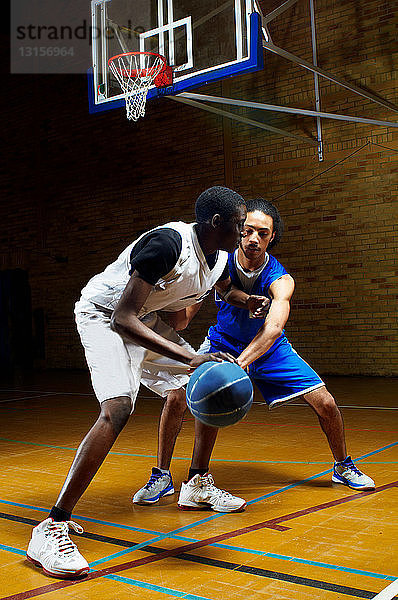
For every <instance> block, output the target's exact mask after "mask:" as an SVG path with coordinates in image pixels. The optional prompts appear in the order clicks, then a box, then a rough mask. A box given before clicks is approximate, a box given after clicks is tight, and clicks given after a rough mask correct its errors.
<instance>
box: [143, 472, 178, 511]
mask: <svg viewBox="0 0 398 600" xmlns="http://www.w3.org/2000/svg"><path fill="white" fill-rule="evenodd" d="M171 494H174V486H173V479H172V477H171V474H170V473H162V471H161V470H160V469H158V468H157V467H152V474H151V476H150V478H149V481H148V483H146V484H145V485H144V487H142V488H141V489H140V490H138V492H137V493H136V494H135V495H134V497H133V502H134V504H153V503H154V502H158V500H159V498H162V497H163V496H170V495H171Z"/></svg>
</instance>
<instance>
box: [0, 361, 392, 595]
mask: <svg viewBox="0 0 398 600" xmlns="http://www.w3.org/2000/svg"><path fill="white" fill-rule="evenodd" d="M327 383H328V386H329V389H330V390H331V391H332V393H334V394H335V396H336V398H337V399H338V402H339V404H340V406H341V407H342V411H343V415H344V419H345V424H346V434H347V442H348V448H349V452H350V453H351V454H352V456H353V457H354V458H355V459H357V462H358V466H360V467H361V468H363V470H364V471H365V472H366V473H367V474H369V475H370V476H372V477H373V478H374V479H375V481H376V485H377V488H376V490H375V491H374V492H362V493H358V492H355V491H353V490H350V489H348V488H346V487H344V486H341V485H334V486H333V485H332V483H331V475H330V470H331V466H332V462H331V457H330V453H329V448H328V446H327V443H326V441H325V439H324V437H323V434H322V433H321V430H320V428H319V426H318V422H317V420H316V417H315V416H314V414H313V413H312V411H311V410H310V409H309V408H308V407H306V406H305V405H304V404H303V403H302V402H300V400H298V401H297V402H295V403H294V404H292V405H289V406H285V407H282V408H279V409H277V410H276V411H273V412H269V411H268V410H267V409H265V407H264V406H263V405H262V404H261V398H260V397H259V396H257V397H256V403H255V405H254V407H253V409H252V410H251V412H250V413H249V415H248V417H247V418H246V419H245V420H244V421H242V422H241V423H240V424H237V425H235V426H234V427H232V428H229V429H226V430H223V431H222V432H221V433H220V435H219V440H218V443H217V445H216V449H215V453H214V460H213V463H212V469H211V470H212V473H213V475H214V478H215V481H216V484H217V485H218V487H222V488H224V489H227V490H228V491H231V492H232V493H234V494H237V495H240V496H243V497H244V498H246V499H247V500H248V506H247V509H246V511H245V512H244V513H238V514H229V515H228V514H227V515H225V514H224V515H222V514H217V513H214V512H212V511H205V512H183V511H180V510H178V509H177V506H176V502H177V497H178V495H177V494H175V495H174V496H171V497H168V498H165V499H163V500H161V501H160V502H159V503H158V504H155V505H153V506H135V505H133V504H132V503H131V496H132V494H133V492H135V491H136V490H137V489H138V488H139V487H141V485H143V484H144V483H145V482H146V480H147V479H148V476H149V473H150V469H151V467H152V465H154V464H155V455H156V444H157V442H156V433H157V421H158V416H159V412H160V409H161V401H159V399H157V398H155V397H153V396H148V393H147V392H146V391H145V389H144V390H142V392H141V395H140V397H139V399H138V401H137V407H136V412H135V415H134V416H133V417H132V418H131V419H130V422H129V424H128V425H127V427H126V429H125V430H124V431H123V432H122V434H121V436H120V438H119V439H118V441H117V442H116V444H115V446H114V448H113V450H112V452H111V454H110V455H109V457H108V459H107V460H106V462H105V464H104V465H103V466H102V468H101V469H100V471H99V473H98V475H97V477H96V478H95V479H94V481H93V483H92V484H91V486H90V487H89V489H88V491H87V492H86V494H85V495H84V496H83V498H82V499H81V501H80V502H79V504H78V505H77V508H76V514H75V515H74V517H73V518H74V520H76V521H77V522H79V523H80V524H81V525H82V526H83V527H84V529H85V532H84V534H83V535H82V536H75V537H74V540H75V541H77V543H78V546H79V549H80V550H81V552H82V553H83V554H84V556H85V557H86V558H87V560H88V561H89V563H90V566H91V567H92V571H91V572H90V574H89V575H88V577H87V578H86V579H83V580H79V581H77V582H76V581H75V582H70V581H69V582H65V581H61V580H57V579H53V578H50V577H47V576H45V575H44V574H43V573H42V571H41V570H40V569H37V568H35V567H33V566H32V565H31V564H30V563H28V562H27V560H26V559H25V549H26V546H27V543H28V540H29V537H30V531H31V528H32V526H33V525H35V524H36V523H38V522H39V521H41V520H43V519H44V518H46V517H47V513H48V511H49V509H50V508H51V506H52V505H53V504H54V501H55V499H56V496H57V494H58V491H59V489H60V487H61V485H62V482H63V480H64V477H65V475H66V472H67V469H68V467H69V465H70V463H71V460H72V458H73V455H74V450H75V449H76V447H77V446H78V444H79V442H80V441H81V439H82V437H83V436H84V434H85V433H86V431H87V429H88V428H89V426H90V425H91V423H92V422H93V420H94V418H95V416H96V414H97V403H96V400H95V398H94V396H93V394H92V393H91V390H90V386H89V383H88V378H87V375H86V374H85V373H68V372H61V373H47V374H42V375H41V376H40V377H39V378H38V377H37V376H36V378H34V379H32V380H30V381H29V380H27V379H25V380H22V379H21V381H19V382H18V383H15V384H14V385H9V384H8V385H4V386H3V387H2V388H1V389H0V411H1V413H2V419H1V423H2V426H1V431H0V450H1V454H0V456H1V469H0V511H1V512H0V517H1V518H0V527H1V529H0V533H1V544H0V592H1V594H0V597H1V598H0V600H5V599H6V598H7V599H11V598H12V599H15V600H24V599H26V598H36V597H38V598H41V599H43V600H52V599H53V600H57V599H61V598H62V599H64V598H68V600H69V599H76V600H77V599H79V600H81V599H86V598H89V599H90V600H96V599H101V600H102V599H104V600H105V599H107V600H108V599H111V600H127V599H129V600H131V599H132V598H137V599H138V598H139V599H140V600H147V599H151V600H152V599H153V600H158V599H159V600H163V599H167V598H184V599H185V600H202V599H206V600H247V599H248V598H254V599H255V600H268V599H271V598H272V599H278V600H285V599H286V600H287V599H289V600H291V599H295V600H307V599H308V600H309V599H317V600H333V599H336V600H337V599H338V600H344V599H348V598H378V599H379V600H390V599H391V598H393V597H395V594H398V582H397V581H396V579H397V577H398V553H397V539H398V520H397V506H398V436H397V433H398V409H397V406H396V397H397V389H398V380H396V379H388V378H338V377H335V378H328V379H327ZM192 441H193V421H192V418H190V416H189V415H187V416H186V421H185V423H184V426H183V430H182V431H181V434H180V436H179V439H178V442H177V446H176V450H175V457H174V460H173V463H172V472H173V476H174V481H175V485H176V487H177V488H179V485H180V482H181V480H182V479H184V478H185V476H186V474H187V469H188V466H189V459H190V454H191V448H192ZM394 582H395V583H394Z"/></svg>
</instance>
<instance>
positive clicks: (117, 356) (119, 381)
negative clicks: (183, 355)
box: [75, 298, 195, 408]
mask: <svg viewBox="0 0 398 600" xmlns="http://www.w3.org/2000/svg"><path fill="white" fill-rule="evenodd" d="M75 317H76V324H77V330H78V332H79V335H80V339H81V341H82V344H83V347H84V352H85V355H86V361H87V364H88V368H89V370H90V375H91V382H92V385H93V388H94V392H95V395H96V396H97V398H98V401H99V402H104V401H105V400H108V399H110V398H117V397H119V396H129V397H130V398H131V401H132V405H133V408H134V404H135V400H136V397H137V394H138V390H139V387H140V383H143V384H144V385H145V386H146V387H147V388H149V389H150V390H152V391H153V392H155V393H156V394H158V395H159V396H162V397H164V396H167V394H168V393H169V392H170V391H171V390H175V389H179V388H181V387H183V386H185V385H186V384H187V383H188V380H189V376H188V374H187V371H188V368H189V367H188V365H186V364H184V363H180V362H177V361H175V360H172V359H171V358H167V357H166V356H162V355H161V354H157V353H155V352H152V351H150V350H147V349H146V348H143V347H142V346H139V345H137V344H134V343H132V342H126V341H124V340H123V339H122V338H121V337H120V335H119V334H118V333H116V332H115V331H112V329H111V327H110V320H111V314H106V313H104V312H102V311H101V310H100V309H99V308H97V307H96V306H95V305H94V304H92V303H91V302H89V301H87V300H85V299H84V298H82V299H81V300H79V302H77V303H76V305H75ZM142 322H143V323H144V324H145V325H146V326H147V327H149V328H150V329H152V331H155V332H156V333H158V334H159V335H161V336H162V337H164V338H166V339H167V340H170V341H172V342H174V343H175V344H178V345H179V346H183V347H184V348H186V349H187V350H189V351H190V352H192V353H195V350H194V349H193V348H192V347H191V346H190V345H189V344H188V342H186V341H185V340H184V339H183V338H182V337H180V336H179V335H178V333H176V331H175V330H174V329H173V328H172V327H170V326H169V325H166V323H165V322H164V321H162V319H161V318H160V317H159V316H158V315H157V314H156V313H150V314H149V315H147V316H146V317H144V318H143V319H142Z"/></svg>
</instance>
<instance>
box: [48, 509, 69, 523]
mask: <svg viewBox="0 0 398 600" xmlns="http://www.w3.org/2000/svg"><path fill="white" fill-rule="evenodd" d="M48 516H49V517H51V518H52V519H54V521H70V518H71V516H72V513H70V512H68V511H67V510H63V509H62V508H58V506H53V507H52V509H51V512H50V514H49V515H48Z"/></svg>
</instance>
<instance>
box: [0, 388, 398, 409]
mask: <svg viewBox="0 0 398 600" xmlns="http://www.w3.org/2000/svg"><path fill="white" fill-rule="evenodd" d="M5 392H14V393H15V392H17V393H21V394H38V395H36V396H28V397H26V398H11V399H7V400H0V404H2V403H3V402H16V401H18V400H30V399H32V398H40V396H44V398H45V397H46V396H89V397H92V398H95V394H94V393H93V392H91V393H87V392H42V391H40V390H18V389H0V394H1V393H5ZM139 399H141V400H157V401H158V400H159V398H157V397H154V396H139V397H138V400H139ZM253 404H256V405H257V406H268V405H267V403H266V402H260V401H258V400H255V401H254V402H253ZM286 406H304V407H308V404H306V403H304V402H289V403H288V404H287V405H286ZM338 406H339V408H353V409H358V410H361V409H362V408H363V409H366V410H398V407H396V406H358V405H355V404H339V405H338Z"/></svg>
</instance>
